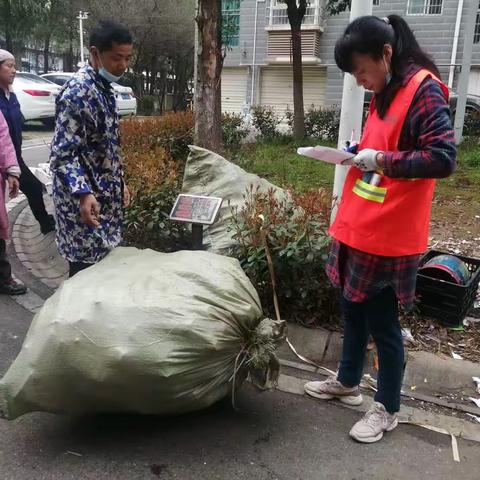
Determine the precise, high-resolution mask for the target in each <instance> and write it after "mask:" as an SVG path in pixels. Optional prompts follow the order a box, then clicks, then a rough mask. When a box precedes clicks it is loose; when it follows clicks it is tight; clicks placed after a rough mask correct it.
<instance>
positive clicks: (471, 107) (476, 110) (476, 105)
mask: <svg viewBox="0 0 480 480" xmlns="http://www.w3.org/2000/svg"><path fill="white" fill-rule="evenodd" d="M372 97H373V92H371V91H370V90H365V102H364V109H365V111H366V112H368V107H369V105H370V100H371V99H372ZM457 101H458V94H457V93H456V92H454V91H453V90H450V102H449V103H450V116H451V118H452V121H453V120H454V119H455V112H456V110H457ZM465 114H466V116H467V117H470V118H471V119H473V120H478V121H480V96H478V95H470V94H469V95H467V107H466V112H465Z"/></svg>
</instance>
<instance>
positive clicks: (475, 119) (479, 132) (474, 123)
mask: <svg viewBox="0 0 480 480" xmlns="http://www.w3.org/2000/svg"><path fill="white" fill-rule="evenodd" d="M463 134H464V135H465V136H468V137H478V136H480V115H479V114H478V113H473V112H471V111H468V110H467V111H466V112H465V123H464V127H463Z"/></svg>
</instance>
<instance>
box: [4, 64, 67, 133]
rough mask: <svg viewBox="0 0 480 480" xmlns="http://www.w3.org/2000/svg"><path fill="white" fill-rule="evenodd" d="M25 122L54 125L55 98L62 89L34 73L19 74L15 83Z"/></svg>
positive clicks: (15, 90)
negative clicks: (37, 121)
mask: <svg viewBox="0 0 480 480" xmlns="http://www.w3.org/2000/svg"><path fill="white" fill-rule="evenodd" d="M13 91H14V92H15V94H16V95H17V98H18V101H19V103H20V108H21V110H22V114H23V118H24V120H25V121H29V120H42V121H43V122H44V123H47V124H48V123H52V122H53V119H54V117H55V97H56V96H57V95H58V93H59V92H60V87H59V86H58V85H56V84H55V83H53V82H50V81H49V80H47V79H45V78H42V77H39V76H38V75H35V74H34V73H28V72H17V74H16V75H15V80H14V81H13Z"/></svg>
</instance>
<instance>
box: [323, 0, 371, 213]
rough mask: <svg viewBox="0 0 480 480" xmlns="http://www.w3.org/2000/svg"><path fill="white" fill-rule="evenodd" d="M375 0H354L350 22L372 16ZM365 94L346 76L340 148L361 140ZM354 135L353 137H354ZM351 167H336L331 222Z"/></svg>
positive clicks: (353, 79)
mask: <svg viewBox="0 0 480 480" xmlns="http://www.w3.org/2000/svg"><path fill="white" fill-rule="evenodd" d="M372 4H373V0H352V5H351V7H350V22H352V21H353V20H355V19H356V18H357V17H361V16H363V15H371V14H372ZM364 98H365V92H364V90H363V88H362V87H359V86H358V85H357V82H356V80H355V78H354V77H353V75H350V74H348V73H346V74H345V78H344V81H343V94H342V110H341V113H340V128H339V131H338V148H344V147H345V142H346V141H347V140H350V138H351V137H352V136H353V140H357V141H358V140H360V133H361V132H360V131H361V128H362V114H363V102H364ZM352 134H353V135H352ZM348 168H349V167H343V166H340V165H337V166H336V167H335V181H334V184H333V208H332V218H331V221H332V222H333V220H334V219H335V215H336V213H337V207H338V205H339V202H340V198H341V196H342V191H343V185H344V183H345V178H346V176H347V172H348Z"/></svg>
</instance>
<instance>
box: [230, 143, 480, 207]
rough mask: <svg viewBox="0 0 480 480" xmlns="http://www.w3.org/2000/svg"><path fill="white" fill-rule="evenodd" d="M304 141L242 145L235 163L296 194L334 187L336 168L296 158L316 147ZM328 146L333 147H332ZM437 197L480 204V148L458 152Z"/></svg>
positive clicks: (470, 145) (467, 146)
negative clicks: (305, 148)
mask: <svg viewBox="0 0 480 480" xmlns="http://www.w3.org/2000/svg"><path fill="white" fill-rule="evenodd" d="M317 143H318V142H315V141H314V140H307V141H305V142H301V143H299V144H297V143H295V142H294V141H292V140H288V139H285V138H282V139H279V140H272V141H270V142H259V143H257V144H251V145H245V146H244V147H242V150H241V151H240V152H239V153H238V154H237V157H236V160H235V161H236V163H238V164H239V165H240V166H241V167H242V168H244V169H245V170H247V171H249V172H251V173H255V174H257V175H259V176H261V177H263V178H266V179H268V180H269V181H270V182H272V183H274V184H275V185H278V186H279V187H283V188H292V189H294V190H295V191H297V192H299V193H303V192H305V191H308V190H313V189H316V188H318V187H326V188H332V187H333V180H334V175H335V167H334V166H333V165H328V164H326V163H323V162H320V161H316V160H313V159H309V158H306V157H302V156H300V155H297V153H296V149H297V147H299V146H308V145H315V144H317ZM329 146H332V147H334V146H335V145H334V144H331V145H329ZM436 192H437V193H436V196H437V198H439V199H442V200H450V199H457V198H459V197H461V198H462V199H463V200H468V201H474V202H476V201H479V202H480V145H479V144H478V143H477V141H475V139H472V140H466V141H465V142H464V143H463V144H462V145H461V146H460V147H459V149H458V167H457V171H456V172H455V174H454V175H452V176H451V177H449V178H446V179H441V180H439V181H438V185H437V190H436Z"/></svg>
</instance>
